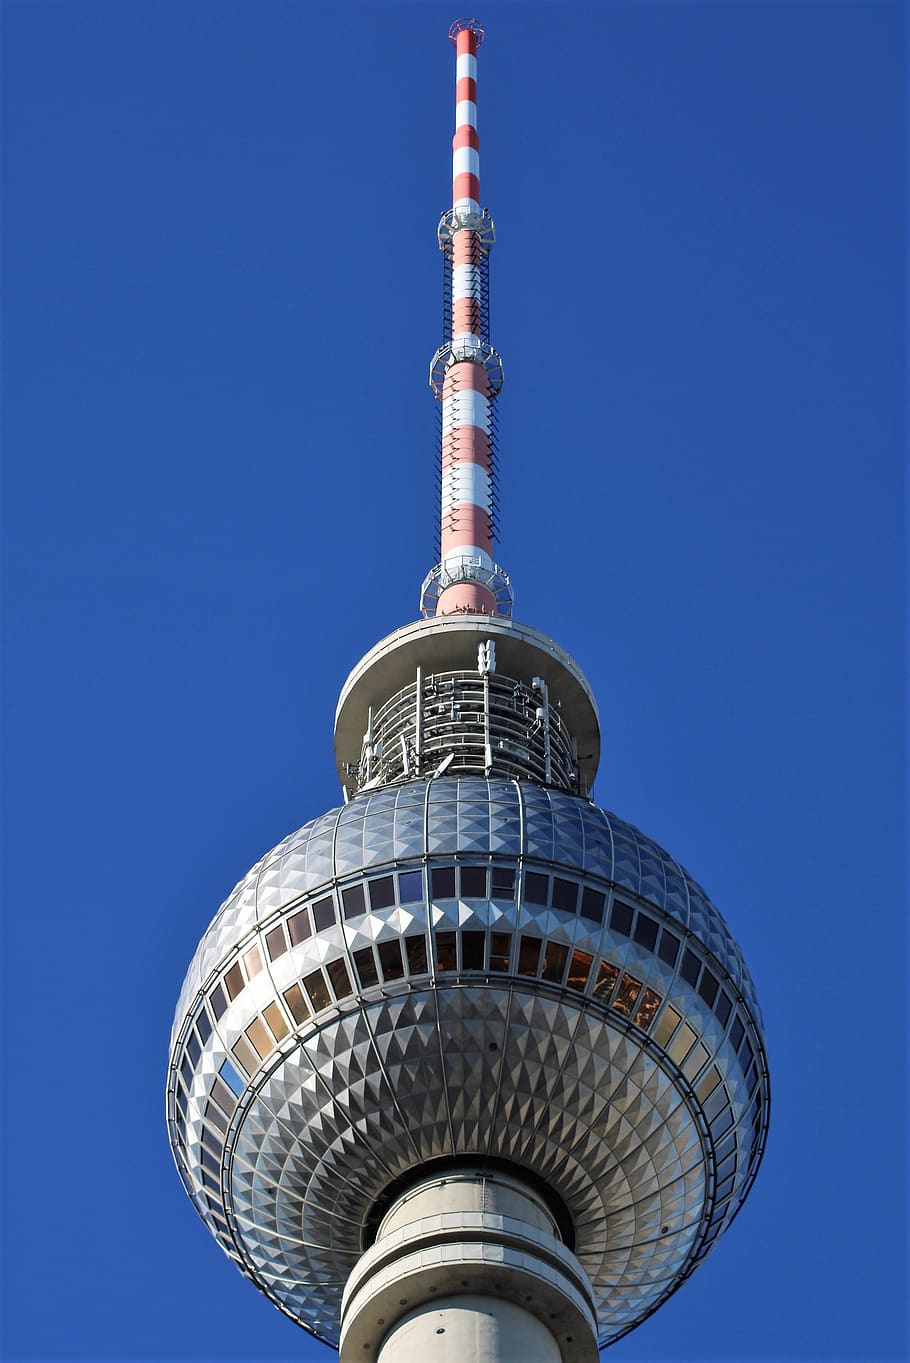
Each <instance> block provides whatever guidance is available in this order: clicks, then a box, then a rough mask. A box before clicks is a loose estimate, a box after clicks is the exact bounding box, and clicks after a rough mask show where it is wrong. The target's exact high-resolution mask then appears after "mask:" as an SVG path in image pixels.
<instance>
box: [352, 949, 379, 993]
mask: <svg viewBox="0 0 910 1363" xmlns="http://www.w3.org/2000/svg"><path fill="white" fill-rule="evenodd" d="M354 964H355V966H356V967H357V974H358V976H359V979H360V987H361V989H369V987H370V985H371V984H378V983H379V972H378V971H377V969H376V961H375V959H374V957H373V948H372V947H361V948H360V950H359V951H355V952H354Z"/></svg>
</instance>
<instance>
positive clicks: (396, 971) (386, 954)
mask: <svg viewBox="0 0 910 1363" xmlns="http://www.w3.org/2000/svg"><path fill="white" fill-rule="evenodd" d="M377 950H378V952H379V964H380V966H381V967H382V978H383V979H384V980H400V979H401V977H402V975H403V974H404V963H403V961H402V959H401V947H400V946H399V943H398V938H397V937H394V938H392V940H391V941H388V942H380V943H379V946H378V947H377Z"/></svg>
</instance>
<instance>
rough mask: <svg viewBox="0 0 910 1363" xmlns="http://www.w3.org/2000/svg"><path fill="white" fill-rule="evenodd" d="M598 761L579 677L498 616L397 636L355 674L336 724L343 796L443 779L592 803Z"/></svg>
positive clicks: (446, 622) (541, 637) (539, 637)
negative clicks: (528, 786)
mask: <svg viewBox="0 0 910 1363" xmlns="http://www.w3.org/2000/svg"><path fill="white" fill-rule="evenodd" d="M599 758H600V724H599V721H598V716H597V706H596V703H595V701H594V696H593V694H592V692H591V689H590V687H589V686H588V683H587V681H586V679H585V676H584V673H583V672H582V671H581V668H580V667H579V666H578V664H577V663H576V662H575V661H574V659H572V658H571V657H570V656H569V654H568V653H566V652H565V651H564V650H563V649H561V648H560V647H559V646H558V645H557V644H555V643H554V642H553V640H552V639H550V638H548V637H547V635H545V634H542V633H541V632H540V631H539V630H536V629H533V628H532V627H531V626H530V625H523V624H520V623H518V622H517V621H514V620H511V619H507V618H503V617H500V616H488V615H457V616H436V617H433V618H430V619H426V620H419V621H415V622H414V623H413V624H410V625H405V626H404V628H403V629H399V630H396V631H395V633H394V634H390V635H389V636H388V637H387V638H385V639H383V640H381V641H380V642H379V643H378V644H376V646H375V647H374V648H372V649H371V650H370V652H369V653H367V654H366V656H365V657H364V658H362V659H361V661H360V662H359V663H358V664H357V666H356V667H355V668H354V670H353V671H352V672H351V674H350V676H349V677H348V679H347V681H346V682H345V684H344V687H343V688H342V692H341V697H340V699H339V702H338V708H337V711H336V714H335V761H336V766H337V769H338V776H339V779H340V781H341V783H342V786H343V787H344V788H345V790H346V791H347V792H348V794H349V795H352V794H355V793H357V792H359V791H364V790H370V789H373V788H374V787H375V786H379V785H385V784H388V783H391V782H395V781H402V780H411V779H413V778H415V777H420V776H432V775H434V774H437V773H438V774H442V772H449V773H450V774H452V775H468V774H473V775H480V776H504V777H510V778H515V777H517V778H519V779H527V780H531V781H538V782H540V783H541V784H544V785H552V786H556V787H557V788H558V789H560V790H565V791H570V792H572V793H573V794H579V795H588V794H590V791H591V788H592V786H593V784H594V777H595V775H596V772H597V764H598V761H599Z"/></svg>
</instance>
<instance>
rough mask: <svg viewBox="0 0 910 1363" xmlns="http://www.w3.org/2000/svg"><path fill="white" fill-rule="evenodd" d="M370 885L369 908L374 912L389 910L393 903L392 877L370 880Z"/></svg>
mask: <svg viewBox="0 0 910 1363" xmlns="http://www.w3.org/2000/svg"><path fill="white" fill-rule="evenodd" d="M369 885H370V908H371V909H372V910H373V911H374V913H375V912H376V910H377V909H390V908H391V907H392V905H393V904H394V903H395V880H394V878H393V877H392V876H380V877H379V878H378V879H377V880H371V881H370V882H369Z"/></svg>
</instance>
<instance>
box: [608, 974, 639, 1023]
mask: <svg viewBox="0 0 910 1363" xmlns="http://www.w3.org/2000/svg"><path fill="white" fill-rule="evenodd" d="M640 993H641V980H635V979H633V978H632V976H631V975H623V977H622V979H621V980H620V982H619V988H618V989H617V991H616V997H615V999H614V1000H613V1003H612V1004H611V1007H613V1008H615V1009H616V1011H617V1012H618V1013H624V1014H625V1015H626V1017H631V1016H632V1007H633V1005H634V1003H635V1000H636V999H637V998H638V995H639V994H640Z"/></svg>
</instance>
